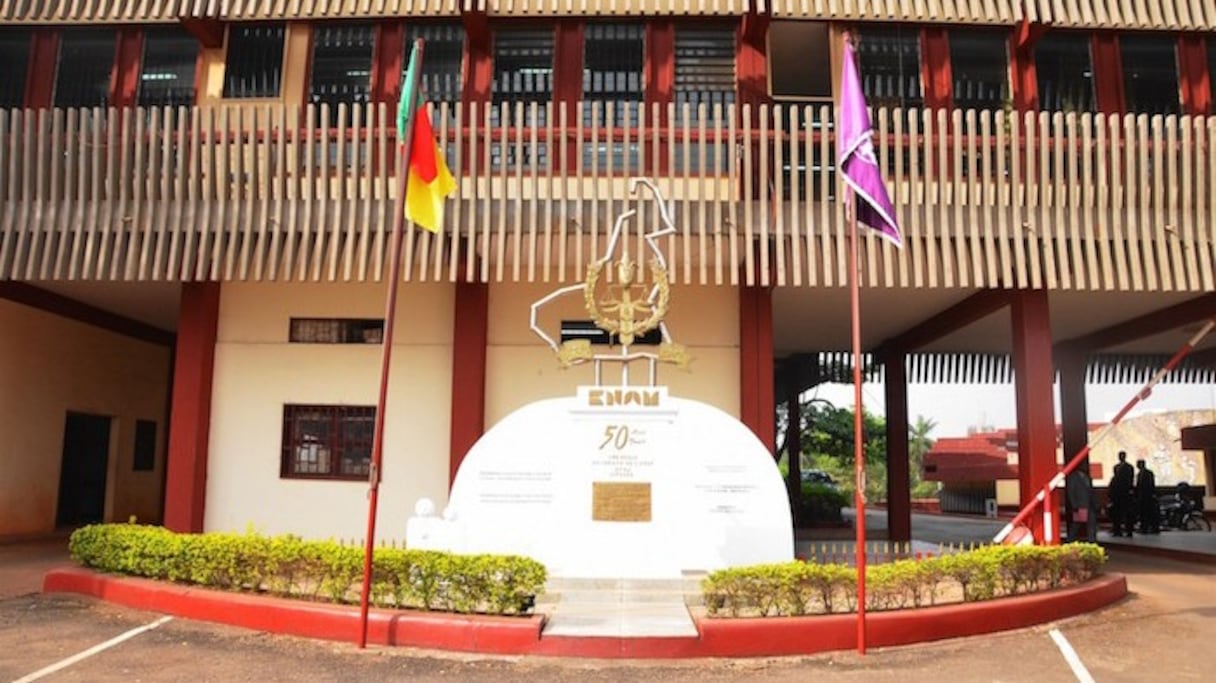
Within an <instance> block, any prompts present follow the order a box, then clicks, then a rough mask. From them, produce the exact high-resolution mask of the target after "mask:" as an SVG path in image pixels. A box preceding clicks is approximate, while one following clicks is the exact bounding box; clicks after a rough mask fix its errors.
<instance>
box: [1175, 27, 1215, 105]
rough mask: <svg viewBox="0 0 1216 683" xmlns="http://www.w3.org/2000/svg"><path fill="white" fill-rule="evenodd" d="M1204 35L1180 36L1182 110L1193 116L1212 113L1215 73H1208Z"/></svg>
mask: <svg viewBox="0 0 1216 683" xmlns="http://www.w3.org/2000/svg"><path fill="white" fill-rule="evenodd" d="M1206 42H1207V41H1205V40H1204V36H1201V35H1198V34H1187V35H1183V36H1179V38H1178V75H1179V76H1180V78H1179V81H1180V83H1179V84H1180V85H1181V90H1182V112H1183V113H1184V114H1191V115H1193V116H1203V115H1205V114H1210V113H1212V86H1211V85H1210V80H1209V79H1211V78H1213V74H1209V73H1208V58H1207V57H1208V56H1207V45H1206Z"/></svg>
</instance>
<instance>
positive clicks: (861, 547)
mask: <svg viewBox="0 0 1216 683" xmlns="http://www.w3.org/2000/svg"><path fill="white" fill-rule="evenodd" d="M845 186H846V188H847V189H846V190H845V191H846V193H847V194H846V201H847V206H848V207H850V210H849V299H850V303H851V308H852V330H853V473H854V478H855V481H854V483H853V506H854V508H855V509H856V510H857V654H861V655H864V654H865V653H866V459H865V448H864V443H863V441H862V439H863V438H864V436H865V432H864V429H863V427H864V421H863V420H864V413H863V410H862V405H861V389H862V385H861V292H860V288H859V285H858V282H857V281H858V279H859V273H858V272H857V205H856V201H857V196H856V194H855V193H854V191H853V189H852V188H851V187H848V184H847V183H846V184H845Z"/></svg>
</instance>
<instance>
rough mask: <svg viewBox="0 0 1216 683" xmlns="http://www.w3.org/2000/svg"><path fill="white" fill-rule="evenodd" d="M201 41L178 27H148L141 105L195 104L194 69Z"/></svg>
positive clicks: (142, 67) (140, 75) (142, 68)
mask: <svg viewBox="0 0 1216 683" xmlns="http://www.w3.org/2000/svg"><path fill="white" fill-rule="evenodd" d="M197 63H198V41H197V40H195V39H194V37H193V36H191V35H190V34H189V33H186V31H185V30H184V29H182V28H179V27H167V26H165V27H156V28H148V29H147V30H146V31H145V32H144V56H143V63H142V64H141V65H140V70H139V99H138V102H139V106H141V107H177V106H189V105H192V104H194V101H195V89H194V69H195V65H196V64H197Z"/></svg>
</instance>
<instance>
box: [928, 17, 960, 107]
mask: <svg viewBox="0 0 1216 683" xmlns="http://www.w3.org/2000/svg"><path fill="white" fill-rule="evenodd" d="M921 44H922V45H923V46H924V47H923V48H922V52H923V53H924V64H922V65H921V75H922V76H923V77H924V81H925V107H926V108H927V109H949V108H950V107H952V106H953V105H954V94H953V89H954V84H953V78H954V77H953V72H952V71H951V70H950V39H949V36H948V35H947V33H946V29H944V28H937V27H933V28H926V29H923V30H922V31H921Z"/></svg>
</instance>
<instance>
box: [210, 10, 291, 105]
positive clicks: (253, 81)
mask: <svg viewBox="0 0 1216 683" xmlns="http://www.w3.org/2000/svg"><path fill="white" fill-rule="evenodd" d="M286 35H287V29H286V27H285V26H284V24H282V23H277V22H267V23H257V24H234V25H233V26H232V27H231V28H229V29H228V59H227V60H226V61H225V64H224V97H232V98H245V97H278V96H279V89H280V87H281V86H282V83H283V40H284V38H285V37H286Z"/></svg>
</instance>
